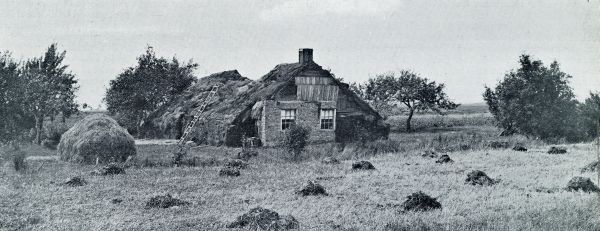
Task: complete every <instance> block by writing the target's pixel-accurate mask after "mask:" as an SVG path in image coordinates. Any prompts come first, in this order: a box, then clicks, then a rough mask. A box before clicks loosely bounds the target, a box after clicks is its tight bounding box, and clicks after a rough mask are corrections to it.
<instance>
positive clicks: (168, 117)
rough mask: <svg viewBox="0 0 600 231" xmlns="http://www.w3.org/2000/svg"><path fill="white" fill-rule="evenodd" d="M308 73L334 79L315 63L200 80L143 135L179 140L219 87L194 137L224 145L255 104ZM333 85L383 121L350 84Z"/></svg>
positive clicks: (165, 107)
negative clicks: (253, 75) (258, 74)
mask: <svg viewBox="0 0 600 231" xmlns="http://www.w3.org/2000/svg"><path fill="white" fill-rule="evenodd" d="M305 70H310V71H312V72H315V71H317V72H318V73H319V74H320V75H322V76H329V77H331V78H333V76H332V75H331V73H330V72H329V71H327V70H324V69H323V68H322V67H321V66H319V65H317V64H316V63H314V62H310V63H302V64H301V63H290V64H279V65H277V66H275V68H274V69H273V70H271V71H270V72H269V73H267V74H266V75H264V76H263V77H261V78H260V79H259V80H258V81H253V80H251V79H248V78H246V77H243V76H241V75H240V74H239V73H238V71H237V70H231V71H225V72H220V73H215V74H212V75H209V76H206V77H203V78H200V79H199V80H198V81H197V82H196V83H195V84H194V85H192V86H190V87H189V88H188V89H186V90H185V91H184V92H183V93H182V94H180V95H179V96H177V97H175V98H174V99H173V100H172V101H171V102H169V103H166V104H165V105H163V106H162V107H160V108H159V109H158V110H156V111H155V112H153V113H152V114H151V115H150V116H149V117H148V119H147V120H146V121H144V125H143V128H142V135H144V136H146V137H152V138H178V136H179V135H180V133H181V130H182V127H183V126H185V124H186V123H187V122H188V121H189V119H190V116H191V113H192V112H193V111H194V110H196V109H197V107H199V106H200V105H201V104H202V101H203V100H204V99H205V98H206V97H207V96H208V94H209V92H210V90H211V88H212V86H214V85H218V86H219V90H218V92H217V97H216V98H217V99H213V101H212V103H210V104H209V105H208V106H207V108H206V111H205V112H204V113H205V114H206V115H207V119H206V120H204V121H199V123H198V125H197V127H203V128H204V129H201V130H202V131H199V130H200V129H199V130H198V132H199V133H197V134H195V135H193V136H194V137H195V138H196V141H197V142H200V143H209V144H213V145H220V144H223V142H225V138H226V137H225V136H226V134H227V132H228V131H229V130H230V129H231V126H233V124H240V123H243V122H246V121H245V120H249V119H250V118H251V113H252V107H253V106H254V104H255V103H256V102H258V101H260V100H262V99H273V97H275V95H276V93H277V92H278V91H280V90H281V89H283V88H284V87H285V86H286V85H288V84H291V83H293V81H294V80H293V77H295V76H297V75H298V74H299V73H301V72H303V71H305ZM334 81H335V83H337V84H338V85H339V86H340V91H342V92H344V93H345V94H349V95H351V97H350V98H352V100H353V101H355V102H356V103H357V105H359V107H361V109H363V110H366V111H368V112H369V114H372V115H375V116H376V118H381V117H380V116H379V114H377V112H375V111H374V110H373V109H372V108H371V107H370V106H369V105H368V104H367V103H366V102H364V101H362V100H361V99H360V98H359V97H358V96H356V95H355V94H354V93H353V92H352V91H351V90H350V89H349V88H348V85H347V84H343V83H341V82H339V81H338V80H335V79H334ZM207 128H208V129H207Z"/></svg>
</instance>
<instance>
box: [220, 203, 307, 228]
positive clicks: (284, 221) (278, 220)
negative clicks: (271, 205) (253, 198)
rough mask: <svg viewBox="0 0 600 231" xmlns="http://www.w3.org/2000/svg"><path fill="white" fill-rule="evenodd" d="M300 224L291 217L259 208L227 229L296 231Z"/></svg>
mask: <svg viewBox="0 0 600 231" xmlns="http://www.w3.org/2000/svg"><path fill="white" fill-rule="evenodd" d="M299 227H300V224H299V223H298V221H297V220H296V218H294V217H293V216H291V215H284V216H281V215H279V213H277V212H275V211H273V210H270V209H265V208H261V207H255V208H253V209H250V211H248V212H247V213H244V214H242V215H241V216H239V217H237V219H235V221H233V222H231V223H230V224H229V225H227V228H246V229H247V230H288V229H298V228H299Z"/></svg>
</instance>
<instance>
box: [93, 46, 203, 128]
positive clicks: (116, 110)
mask: <svg viewBox="0 0 600 231" xmlns="http://www.w3.org/2000/svg"><path fill="white" fill-rule="evenodd" d="M137 61H138V63H137V65H136V66H135V67H129V68H127V69H125V71H123V72H122V73H121V74H119V75H118V76H117V78H116V79H114V80H111V81H110V86H109V88H108V89H107V91H106V95H105V97H104V101H105V102H106V105H107V109H108V111H109V112H110V113H111V114H113V115H115V117H116V118H117V121H118V122H119V123H120V124H121V125H123V126H125V127H126V128H127V129H128V130H129V131H130V133H132V134H136V133H137V132H138V131H139V126H140V123H141V122H142V121H143V120H144V119H146V117H147V116H148V115H149V114H150V113H151V112H152V111H154V110H156V109H158V108H159V107H160V106H162V105H163V104H165V103H166V102H168V101H169V100H171V99H172V98H173V96H175V95H177V94H179V93H181V92H183V91H184V90H185V89H186V88H187V87H189V86H190V85H191V84H192V83H193V82H194V81H195V80H196V77H194V75H193V71H194V70H195V69H196V68H197V67H198V64H196V63H193V62H192V61H191V60H190V61H189V62H188V63H180V62H179V61H178V60H177V58H175V57H173V58H172V59H171V60H170V61H169V60H167V59H165V58H163V57H160V58H158V57H156V54H155V53H154V50H153V48H152V47H150V46H149V47H148V48H147V49H146V53H145V54H143V55H141V56H139V57H138V58H137Z"/></svg>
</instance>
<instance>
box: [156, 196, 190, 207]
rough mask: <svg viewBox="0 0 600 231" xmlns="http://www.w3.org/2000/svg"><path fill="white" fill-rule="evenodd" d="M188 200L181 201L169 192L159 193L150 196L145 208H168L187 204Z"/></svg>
mask: <svg viewBox="0 0 600 231" xmlns="http://www.w3.org/2000/svg"><path fill="white" fill-rule="evenodd" d="M189 204H190V202H187V201H183V200H180V199H177V198H173V197H172V196H171V194H167V195H159V196H154V197H152V198H150V200H148V202H146V207H145V208H146V209H151V208H164V209H166V208H170V207H174V206H184V205H189Z"/></svg>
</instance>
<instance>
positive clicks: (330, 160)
mask: <svg viewBox="0 0 600 231" xmlns="http://www.w3.org/2000/svg"><path fill="white" fill-rule="evenodd" d="M321 163H323V164H339V163H340V160H338V159H337V158H335V157H332V156H328V157H325V158H323V160H322V161H321Z"/></svg>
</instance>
